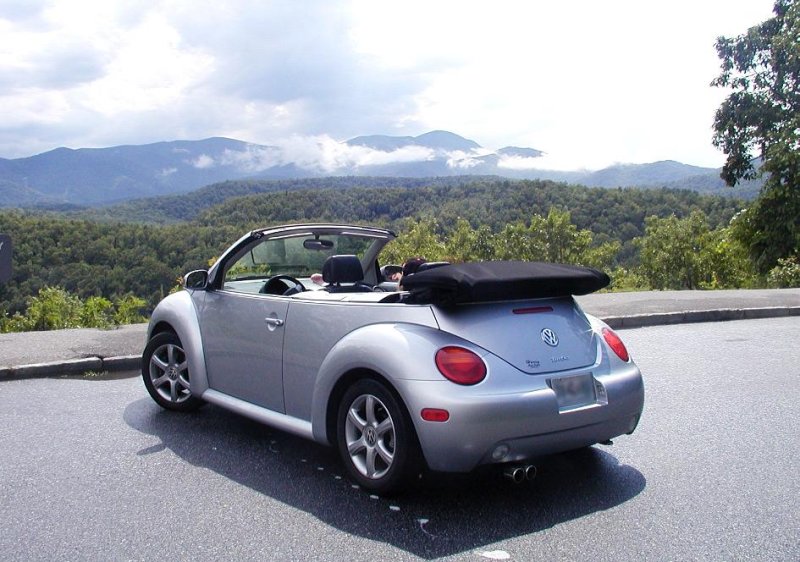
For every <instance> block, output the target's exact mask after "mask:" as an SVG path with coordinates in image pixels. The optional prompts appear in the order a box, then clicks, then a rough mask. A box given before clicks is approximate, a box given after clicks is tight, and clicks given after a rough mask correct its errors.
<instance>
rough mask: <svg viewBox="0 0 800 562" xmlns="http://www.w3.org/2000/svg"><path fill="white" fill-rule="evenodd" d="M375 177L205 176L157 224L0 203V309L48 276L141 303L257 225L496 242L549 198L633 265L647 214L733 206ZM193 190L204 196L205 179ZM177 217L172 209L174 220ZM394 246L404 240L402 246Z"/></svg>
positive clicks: (13, 305) (719, 222) (660, 194)
mask: <svg viewBox="0 0 800 562" xmlns="http://www.w3.org/2000/svg"><path fill="white" fill-rule="evenodd" d="M384 181H385V183H381V182H384ZM403 181H404V182H405V181H407V180H403ZM375 183H376V184H377V185H378V186H379V187H351V188H350V189H345V190H341V189H335V188H331V189H314V188H313V187H314V186H315V185H318V183H317V182H311V183H308V184H306V185H305V189H304V188H303V187H302V186H299V185H298V186H297V189H296V190H294V191H278V192H272V191H269V189H270V187H271V186H272V184H270V183H269V182H267V183H265V184H263V189H266V190H268V191H267V192H265V193H259V194H255V195H248V196H245V197H233V198H229V196H230V195H231V194H232V193H235V192H236V190H240V189H241V190H244V191H246V192H251V191H252V189H253V185H250V184H241V183H238V182H227V183H224V184H219V185H218V186H216V189H217V190H219V193H217V197H218V198H219V199H220V200H222V201H223V202H222V203H220V204H218V205H214V206H210V207H208V206H207V203H204V202H203V201H202V200H201V199H198V197H197V196H196V195H194V194H191V195H188V196H185V197H184V198H168V199H167V201H169V205H165V206H164V207H162V210H163V211H164V214H162V215H161V216H160V219H162V220H166V219H165V217H167V216H168V217H169V220H170V221H172V222H173V224H166V225H157V224H143V223H131V222H113V221H111V220H110V219H111V216H113V215H109V216H107V217H105V218H104V220H88V219H85V218H83V219H78V218H64V217H63V216H61V215H57V214H53V213H26V212H21V211H5V212H0V232H3V233H6V234H10V235H11V237H12V239H13V240H14V276H13V279H12V281H11V282H10V283H8V284H6V285H0V315H2V313H3V312H4V311H5V313H6V314H14V313H16V312H21V311H24V309H25V307H26V300H27V299H29V298H30V297H31V296H35V295H36V294H37V293H38V291H39V290H40V289H42V288H44V287H55V286H58V287H62V288H64V289H66V290H67V291H69V292H70V293H74V294H76V295H78V296H80V297H81V298H87V297H89V296H93V295H95V296H103V297H106V298H109V299H115V298H120V297H123V296H125V295H129V294H132V295H135V296H137V297H141V298H144V299H145V300H146V301H147V303H148V305H149V306H153V305H154V304H155V303H156V302H157V301H158V299H160V298H161V297H162V296H163V295H164V294H166V293H168V292H169V291H170V290H171V289H172V288H173V287H174V286H175V285H176V280H177V278H178V277H179V276H180V275H181V274H183V273H185V272H186V271H188V270H191V269H195V268H200V267H207V265H208V261H209V260H210V259H212V258H214V257H215V256H218V255H219V254H220V252H221V251H222V250H224V249H225V248H226V247H227V246H228V245H229V244H230V243H231V242H233V241H234V240H235V239H236V238H237V237H239V236H240V235H241V234H242V233H243V232H244V231H246V230H248V229H250V228H254V227H257V226H266V225H273V224H279V223H289V222H301V221H330V222H353V223H368V224H375V225H383V226H388V227H390V228H393V229H395V230H396V231H398V232H399V233H400V234H401V235H402V234H403V233H404V232H406V231H407V230H408V229H409V228H411V227H412V226H413V224H414V223H413V222H412V223H409V222H407V220H408V219H416V220H417V221H418V220H419V219H424V220H426V221H427V222H426V224H429V225H433V228H434V229H435V234H436V235H438V236H441V237H442V238H443V239H446V238H447V237H448V236H449V235H450V234H451V233H452V232H453V231H454V230H455V229H456V228H461V229H462V230H463V228H464V226H465V225H464V221H461V222H460V223H459V219H465V220H466V221H468V226H469V228H472V229H475V230H476V231H477V230H479V229H483V230H482V232H491V233H492V234H493V238H492V240H493V242H492V243H493V244H494V245H495V246H498V247H499V246H503V245H504V241H503V236H507V235H508V234H507V232H508V231H506V230H504V229H506V227H507V226H508V225H513V224H517V223H519V224H520V225H522V226H525V227H529V226H530V224H531V220H532V219H533V218H534V216H539V217H540V218H541V217H544V216H546V215H548V213H549V212H550V210H551V209H559V210H561V211H563V212H566V213H567V214H566V215H565V216H566V217H567V220H569V221H571V223H572V224H573V225H574V226H573V227H572V228H577V229H578V230H585V231H588V232H590V233H591V235H592V242H591V244H592V246H593V247H599V246H601V245H602V244H605V243H609V242H617V243H618V245H617V246H616V250H615V252H614V253H613V255H607V256H606V258H607V260H606V261H607V263H603V264H602V265H604V267H606V268H608V269H611V268H615V267H618V266H624V267H626V268H633V267H636V266H637V265H638V264H639V253H638V249H637V248H638V247H637V246H636V244H635V243H634V239H635V238H636V237H642V236H644V235H645V234H646V220H645V219H646V217H648V216H657V217H661V218H664V217H670V216H671V215H675V216H676V217H677V218H678V219H683V218H686V217H688V216H689V215H690V214H691V213H692V211H699V212H700V213H701V214H702V215H703V217H705V220H706V221H707V225H708V227H709V228H710V229H715V228H717V227H720V226H726V225H727V223H728V221H729V220H730V219H731V217H732V216H733V215H734V214H735V213H736V212H737V211H738V210H739V209H740V208H741V206H742V203H741V202H739V201H736V200H732V199H728V198H719V197H710V196H701V195H698V194H696V193H694V192H689V191H675V190H637V189H624V190H621V189H611V190H606V189H592V188H585V187H578V186H571V185H567V184H560V183H554V182H549V181H521V182H518V181H507V180H498V179H482V180H478V181H472V179H470V181H468V182H467V183H463V182H462V183H461V184H459V183H456V182H453V181H452V178H450V179H448V180H446V181H445V180H441V181H437V182H428V185H425V186H423V185H416V186H415V187H413V188H401V187H390V185H391V182H389V181H388V180H384V179H381V180H379V181H376V182H375ZM431 183H435V185H431ZM257 185H259V186H261V185H262V184H257ZM205 193H206V195H207V196H208V198H209V200H212V201H213V200H215V198H214V193H215V190H214V189H211V188H209V189H208V190H207V191H206V192H205ZM134 206H135V204H134V203H131V204H129V205H128V206H126V207H125V208H126V209H128V210H130V209H132V208H133V207H134ZM155 208H156V207H155V205H154V204H153V201H152V200H148V202H147V203H146V204H143V206H142V207H139V208H138V211H137V212H142V213H143V215H142V218H143V219H144V218H153V212H154V209H155ZM179 217H182V218H184V220H183V221H182V222H175V221H176V219H178V218H179ZM127 218H128V219H130V218H132V217H131V216H128V217H127ZM186 219H191V220H186ZM537 220H538V219H537ZM537 224H539V223H537ZM410 225H412V226H410ZM404 248H408V249H409V251H410V247H409V246H408V245H406V246H404ZM493 255H503V256H504V259H510V258H511V257H513V256H510V255H506V254H502V253H500V254H493ZM604 255H605V254H604ZM526 257H527V258H528V259H530V257H529V256H526ZM606 258H604V259H606Z"/></svg>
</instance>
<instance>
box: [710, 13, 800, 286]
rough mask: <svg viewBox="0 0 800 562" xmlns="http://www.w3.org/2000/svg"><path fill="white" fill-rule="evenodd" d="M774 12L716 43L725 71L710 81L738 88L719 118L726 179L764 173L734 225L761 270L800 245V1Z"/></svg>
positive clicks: (734, 180)
mask: <svg viewBox="0 0 800 562" xmlns="http://www.w3.org/2000/svg"><path fill="white" fill-rule="evenodd" d="M773 11H774V14H775V16H774V17H772V18H770V19H768V20H767V21H764V22H762V23H760V24H758V25H756V26H754V27H751V28H750V29H749V30H748V31H747V33H745V34H743V35H739V36H738V37H732V38H728V37H720V38H719V39H718V40H717V45H716V46H717V53H718V55H719V57H720V59H721V60H722V63H721V70H722V71H721V73H720V75H719V76H718V77H717V78H716V79H715V80H714V81H713V82H712V85H714V86H719V87H726V88H730V89H732V90H733V92H732V93H731V94H730V95H729V96H728V97H727V99H726V100H725V101H724V102H723V103H722V105H721V106H720V107H719V109H718V110H717V112H716V116H715V119H714V137H713V143H714V145H715V146H717V147H718V148H721V149H722V150H723V151H724V152H725V154H726V155H727V160H726V162H725V166H724V167H723V169H722V178H723V179H724V180H725V182H726V183H727V184H728V185H731V186H732V185H735V184H736V183H737V182H738V181H740V180H742V179H745V180H746V179H752V178H755V177H757V176H758V175H760V174H765V175H766V181H765V183H764V187H763V188H762V190H761V194H760V195H759V198H758V199H757V200H756V201H755V203H754V204H753V205H751V206H750V207H749V208H748V209H747V211H746V215H747V216H746V218H745V219H744V220H743V221H742V224H741V225H740V228H738V229H737V230H736V233H737V235H738V236H739V238H740V239H741V240H742V242H744V243H745V244H746V246H747V247H748V249H749V253H750V257H751V259H752V260H753V261H754V263H755V265H756V266H757V268H758V269H759V270H760V271H761V272H762V273H763V272H767V271H769V270H770V269H771V268H772V267H773V266H774V265H775V264H776V263H777V261H778V259H779V258H782V257H788V256H791V255H797V254H798V251H799V250H798V249H799V248H800V219H799V218H798V217H800V2H798V0H776V2H775V6H774V9H773ZM754 158H759V159H760V161H761V162H762V165H761V167H760V169H757V167H756V166H755V165H754Z"/></svg>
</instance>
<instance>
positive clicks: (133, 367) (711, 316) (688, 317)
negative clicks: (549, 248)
mask: <svg viewBox="0 0 800 562" xmlns="http://www.w3.org/2000/svg"><path fill="white" fill-rule="evenodd" d="M787 316H800V306H776V307H762V308H723V309H717V310H689V311H683V312H663V313H651V314H633V315H627V316H608V317H605V318H602V320H603V321H604V322H605V323H606V324H608V325H609V326H610V327H612V328H614V329H615V330H624V329H626V328H644V327H649V326H665V325H671V324H689V323H694V322H721V321H727V320H756V319H760V318H783V317H787ZM141 362H142V357H141V355H121V356H117V357H99V356H93V357H84V358H80V359H64V360H60V361H52V362H50V363H35V364H31V365H18V366H13V367H0V381H3V380H10V379H34V378H46V377H60V376H64V375H82V374H84V373H87V372H90V371H94V372H97V373H101V372H104V371H105V372H109V373H112V372H121V371H138V370H139V369H140V368H141Z"/></svg>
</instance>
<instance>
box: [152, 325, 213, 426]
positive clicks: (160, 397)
mask: <svg viewBox="0 0 800 562" xmlns="http://www.w3.org/2000/svg"><path fill="white" fill-rule="evenodd" d="M142 379H143V380H144V386H145V388H147V392H148V393H149V394H150V397H151V398H152V399H153V400H155V402H156V404H158V405H159V406H161V407H162V408H165V409H167V410H173V411H176V412H191V411H193V410H196V409H197V408H199V407H200V406H202V405H203V404H204V402H203V401H202V400H200V399H199V398H197V397H196V396H193V395H192V392H191V389H190V377H189V366H188V361H187V359H186V352H185V351H184V350H183V344H181V340H180V338H178V336H177V335H175V334H174V333H172V332H162V333H160V334H156V335H155V336H153V337H152V338H151V339H150V341H149V342H147V346H146V347H145V348H144V353H143V354H142Z"/></svg>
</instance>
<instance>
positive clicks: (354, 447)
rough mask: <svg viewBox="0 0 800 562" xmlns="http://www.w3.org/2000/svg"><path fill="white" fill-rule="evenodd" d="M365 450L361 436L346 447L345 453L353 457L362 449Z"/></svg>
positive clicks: (365, 446) (365, 445)
mask: <svg viewBox="0 0 800 562" xmlns="http://www.w3.org/2000/svg"><path fill="white" fill-rule="evenodd" d="M366 448H367V444H366V443H364V437H363V436H362V437H361V438H360V439H358V440H356V441H353V442H352V443H349V444H348V445H347V451H348V452H349V453H350V456H351V457H354V456H356V455H358V454H360V453H361V452H362V451H364V449H366Z"/></svg>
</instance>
